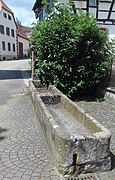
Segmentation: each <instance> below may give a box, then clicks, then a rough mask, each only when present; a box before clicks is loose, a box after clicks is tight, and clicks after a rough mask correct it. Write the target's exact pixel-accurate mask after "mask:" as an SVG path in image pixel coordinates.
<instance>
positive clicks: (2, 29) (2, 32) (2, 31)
mask: <svg viewBox="0 0 115 180" xmlns="http://www.w3.org/2000/svg"><path fill="white" fill-rule="evenodd" d="M0 33H1V34H4V26H3V25H0Z"/></svg>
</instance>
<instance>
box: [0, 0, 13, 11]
mask: <svg viewBox="0 0 115 180" xmlns="http://www.w3.org/2000/svg"><path fill="white" fill-rule="evenodd" d="M2 8H3V9H5V10H6V11H8V12H10V13H12V14H13V12H12V10H11V9H10V8H9V7H8V6H7V5H6V4H5V3H4V2H3V0H0V10H1V9H2Z"/></svg>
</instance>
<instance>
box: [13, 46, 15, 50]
mask: <svg viewBox="0 0 115 180" xmlns="http://www.w3.org/2000/svg"><path fill="white" fill-rule="evenodd" d="M13 51H14V52H15V44H13Z"/></svg>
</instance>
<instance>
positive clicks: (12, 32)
mask: <svg viewBox="0 0 115 180" xmlns="http://www.w3.org/2000/svg"><path fill="white" fill-rule="evenodd" d="M11 36H12V37H14V29H11Z"/></svg>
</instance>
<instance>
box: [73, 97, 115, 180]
mask: <svg viewBox="0 0 115 180" xmlns="http://www.w3.org/2000/svg"><path fill="white" fill-rule="evenodd" d="M76 104H77V105H78V106H80V107H81V108H82V109H83V110H84V111H85V112H86V113H89V114H90V115H91V116H93V117H94V118H95V119H96V120H97V121H98V122H100V123H101V124H102V125H103V126H104V127H106V128H107V129H109V130H110V132H111V135H112V137H111V145H110V150H111V152H112V171H110V172H104V173H96V174H97V175H98V177H99V180H115V99H111V98H109V97H106V98H105V101H103V102H86V101H79V102H76Z"/></svg>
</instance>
